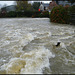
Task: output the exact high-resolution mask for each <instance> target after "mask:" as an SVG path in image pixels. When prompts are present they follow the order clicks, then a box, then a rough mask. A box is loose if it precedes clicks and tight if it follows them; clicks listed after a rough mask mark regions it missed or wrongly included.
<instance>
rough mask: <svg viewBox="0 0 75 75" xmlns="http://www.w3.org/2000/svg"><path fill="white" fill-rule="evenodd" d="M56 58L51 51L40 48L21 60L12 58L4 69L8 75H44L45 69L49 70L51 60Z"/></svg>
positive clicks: (25, 54) (23, 56) (22, 56)
mask: <svg viewBox="0 0 75 75" xmlns="http://www.w3.org/2000/svg"><path fill="white" fill-rule="evenodd" d="M52 57H54V55H53V54H52V53H51V52H50V50H48V49H45V48H44V47H39V48H38V49H37V50H32V51H30V52H28V53H23V54H22V55H20V57H19V58H12V59H11V60H10V61H9V63H7V64H4V65H3V66H2V69H4V70H5V71H6V74H19V73H20V74H42V73H43V69H44V68H45V67H47V68H49V66H50V63H49V59H50V58H52Z"/></svg>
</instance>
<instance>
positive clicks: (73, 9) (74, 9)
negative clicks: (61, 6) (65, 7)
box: [69, 5, 75, 13]
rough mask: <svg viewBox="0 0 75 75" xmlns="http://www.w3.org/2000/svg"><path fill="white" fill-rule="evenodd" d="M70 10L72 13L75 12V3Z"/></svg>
mask: <svg viewBox="0 0 75 75" xmlns="http://www.w3.org/2000/svg"><path fill="white" fill-rule="evenodd" d="M69 12H70V13H75V5H73V6H71V7H69Z"/></svg>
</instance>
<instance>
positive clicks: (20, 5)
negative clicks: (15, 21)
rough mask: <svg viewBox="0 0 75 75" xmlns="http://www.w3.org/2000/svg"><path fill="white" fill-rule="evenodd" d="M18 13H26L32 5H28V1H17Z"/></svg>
mask: <svg viewBox="0 0 75 75" xmlns="http://www.w3.org/2000/svg"><path fill="white" fill-rule="evenodd" d="M16 3H17V11H22V10H24V11H26V10H30V9H31V4H28V1H16Z"/></svg>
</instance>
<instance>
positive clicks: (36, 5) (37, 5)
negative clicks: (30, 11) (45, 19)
mask: <svg viewBox="0 0 75 75" xmlns="http://www.w3.org/2000/svg"><path fill="white" fill-rule="evenodd" d="M39 6H40V2H34V3H33V5H32V7H33V8H34V9H35V10H38V9H39Z"/></svg>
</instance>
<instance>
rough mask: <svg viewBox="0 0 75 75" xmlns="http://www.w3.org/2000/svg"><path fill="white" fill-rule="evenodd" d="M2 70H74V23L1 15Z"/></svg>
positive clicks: (24, 72)
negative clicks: (2, 16)
mask: <svg viewBox="0 0 75 75" xmlns="http://www.w3.org/2000/svg"><path fill="white" fill-rule="evenodd" d="M57 42H60V45H59V46H56V45H57ZM0 74H75V26H74V25H68V24H57V23H51V22H50V21H49V19H48V18H10V19H9V18H6V19H0Z"/></svg>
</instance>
